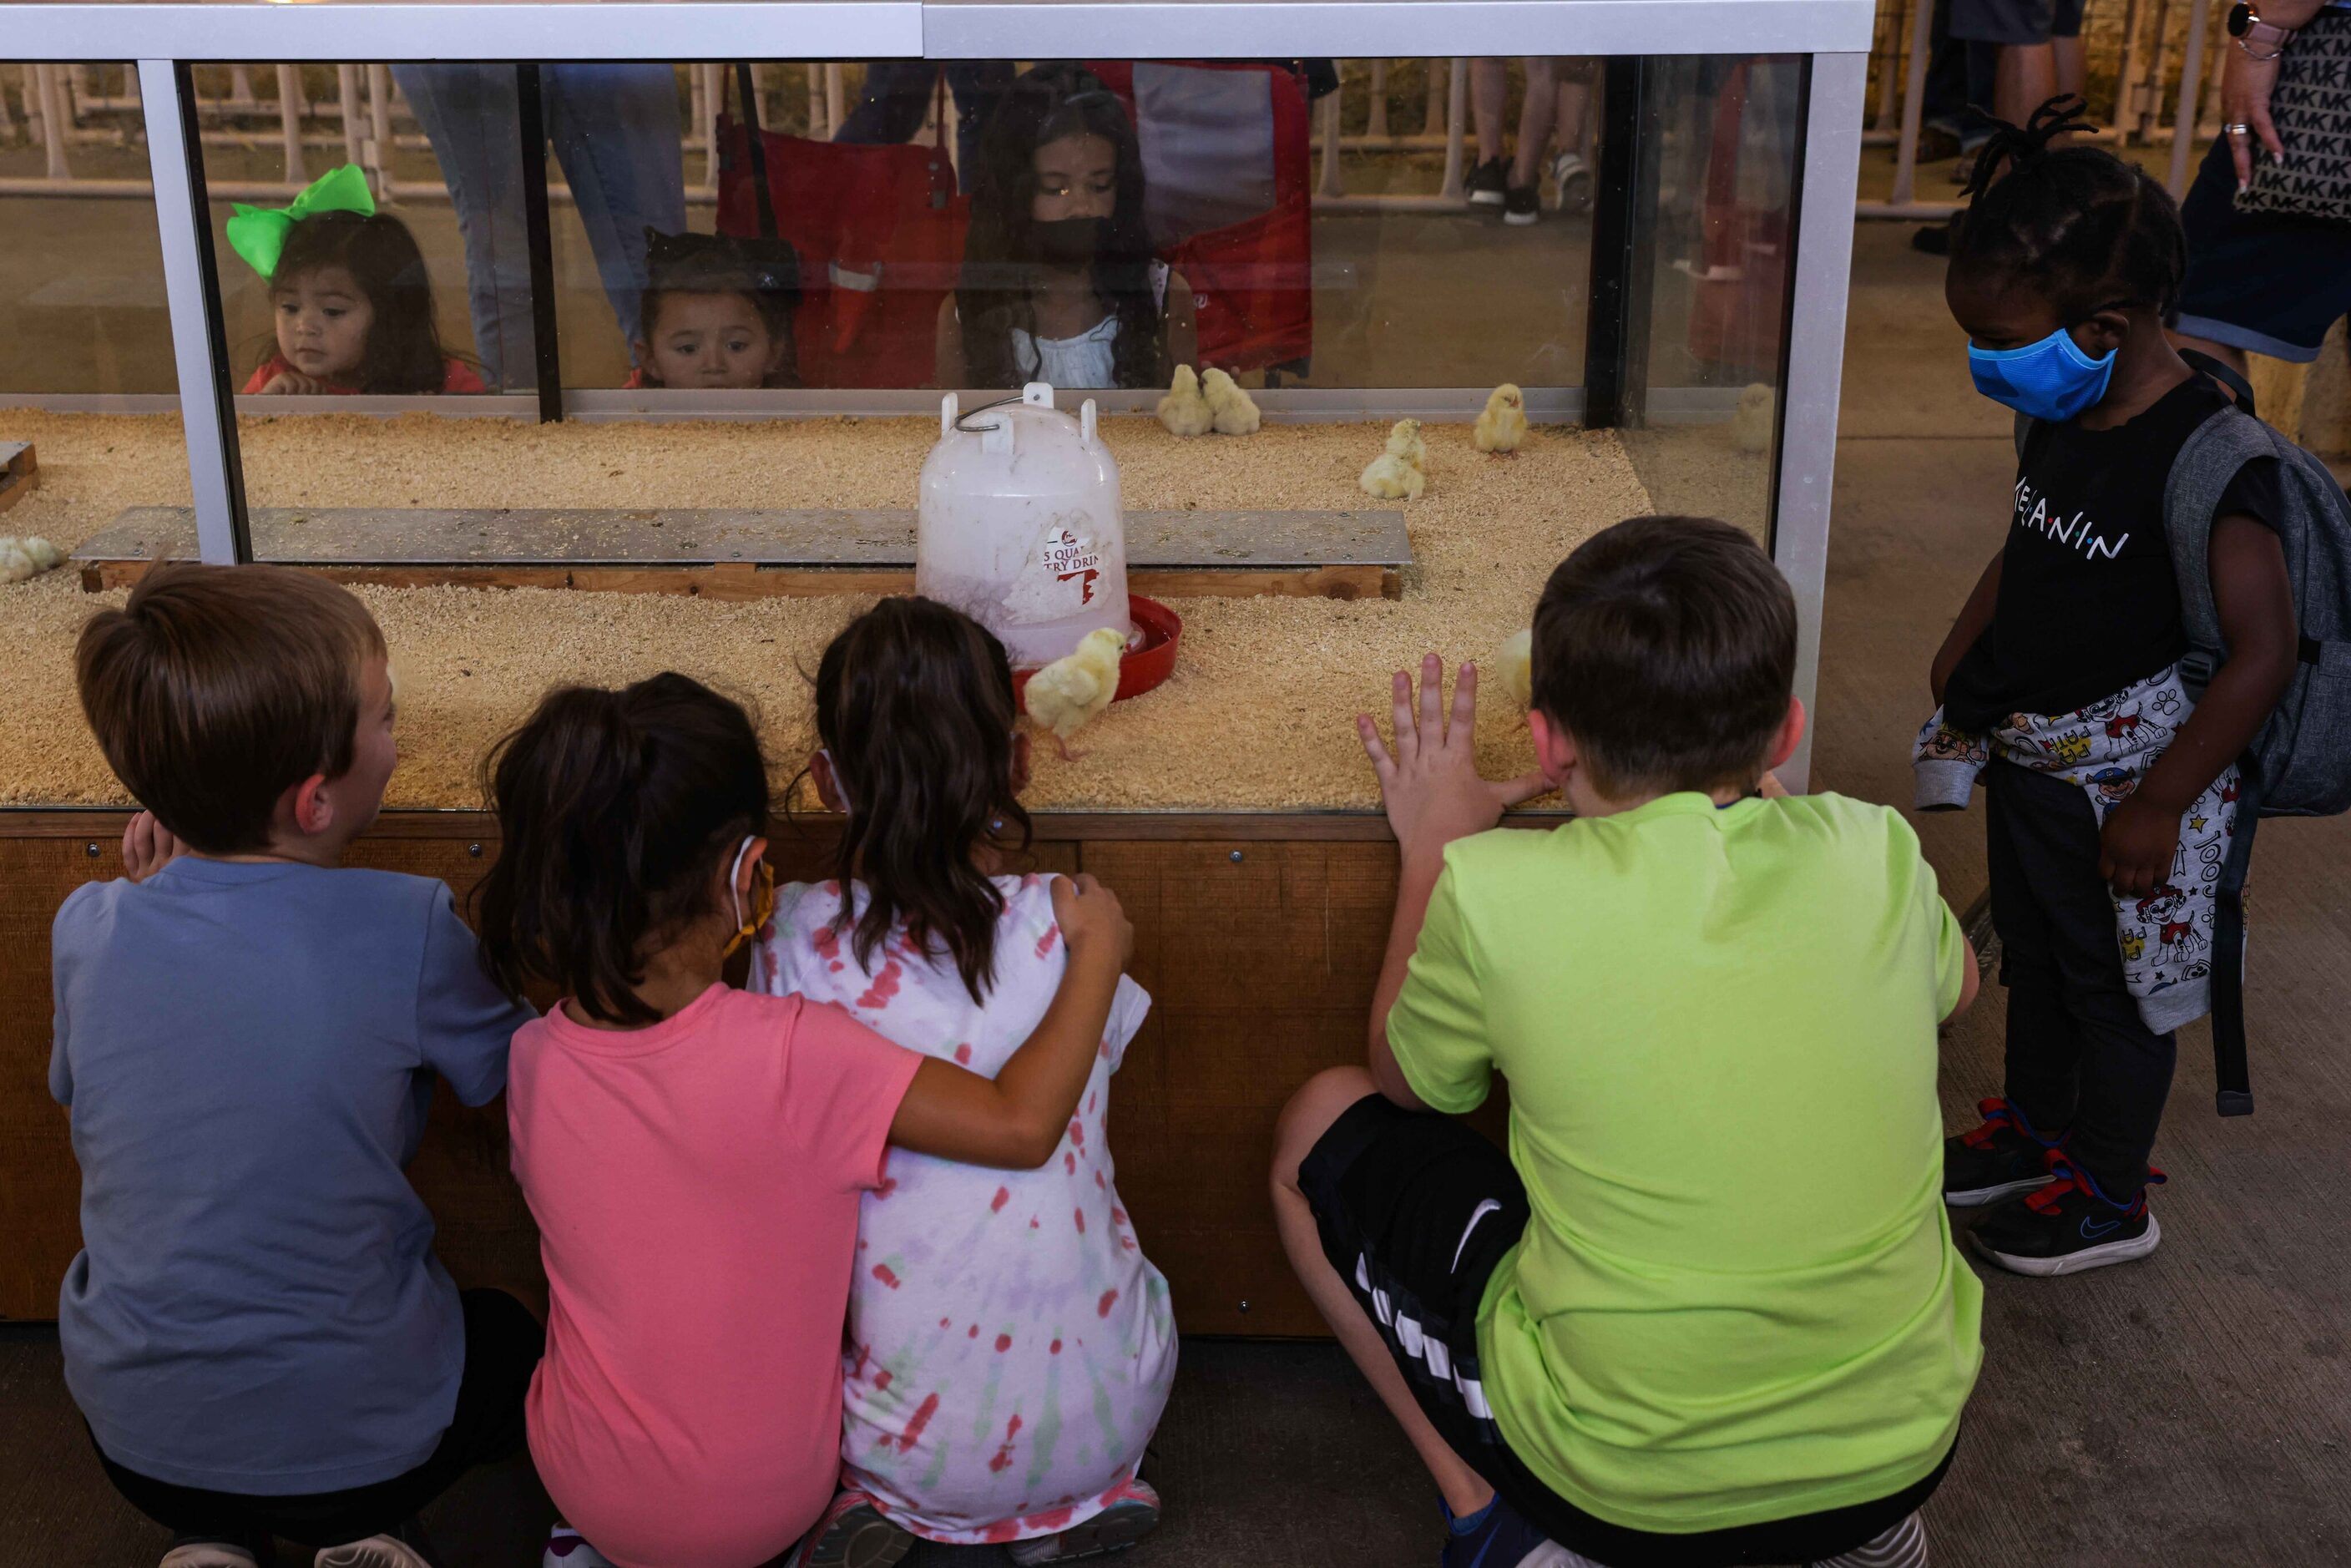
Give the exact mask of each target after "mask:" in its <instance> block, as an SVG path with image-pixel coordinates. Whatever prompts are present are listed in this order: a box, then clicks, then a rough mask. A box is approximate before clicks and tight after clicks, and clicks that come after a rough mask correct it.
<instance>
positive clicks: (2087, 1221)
mask: <svg viewBox="0 0 2351 1568" xmlns="http://www.w3.org/2000/svg"><path fill="white" fill-rule="evenodd" d="M2049 1174H2050V1176H2051V1177H2052V1180H2051V1181H2050V1183H2049V1185H2048V1186H2044V1187H2043V1188H2042V1189H2041V1190H2040V1191H2039V1192H2032V1193H2027V1194H2026V1195H2025V1196H2024V1197H2020V1198H2018V1199H2016V1200H2015V1201H2013V1202H2011V1203H2004V1204H2002V1205H2001V1207H1998V1208H1996V1209H1994V1210H1992V1212H1991V1213H1990V1214H1988V1215H1986V1216H1985V1217H1984V1220H1983V1223H1982V1224H1980V1225H1979V1226H1977V1227H1976V1228H1975V1234H1974V1237H1973V1240H1974V1242H1975V1249H1976V1250H1977V1251H1979V1252H1980V1253H1982V1254H1983V1255H1984V1256H1985V1257H1986V1258H1987V1259H1989V1260H1991V1261H1992V1262H1994V1263H1997V1264H1999V1265H2000V1266H2001V1268H2003V1269H2006V1270H2009V1271H2010V1272H2011V1273H2015V1274H2041V1275H2049V1274H2078V1273H2080V1272H2082V1271H2083V1270H2085V1269H2103V1268H2105V1266H2106V1265H2107V1264H2109V1263H2127V1262H2129V1261H2131V1260H2133V1259H2135V1258H2144V1257H2146V1256H2147V1254H2148V1253H2150V1252H2152V1251H2154V1250H2155V1249H2156V1247H2157V1246H2158V1244H2159V1243H2160V1242H2161V1241H2162V1240H2163V1227H2161V1226H2160V1225H2158V1224H2157V1223H2156V1222H2155V1216H2154V1215H2152V1214H2150V1213H2149V1212H2147V1188H2146V1187H2141V1188H2140V1189H2139V1190H2138V1191H2137V1193H2136V1194H2134V1195H2133V1196H2132V1197H2131V1200H2130V1201H2129V1202H2128V1203H2116V1202H2115V1200H2114V1199H2112V1198H2110V1197H2107V1196H2106V1195H2105V1192H2103V1191H2102V1190H2100V1188H2099V1186H2098V1184H2097V1183H2096V1181H2095V1180H2094V1179H2092V1177H2091V1176H2090V1174H2089V1173H2088V1172H2087V1171H2085V1170H2083V1169H2081V1168H2080V1167H2079V1166H2075V1165H2074V1164H2073V1162H2071V1161H2070V1160H2067V1159H2066V1158H2065V1157H2064V1155H2056V1154H2053V1155H2050V1156H2049ZM2162 1179H2163V1173H2162V1172H2161V1171H2159V1170H2156V1169H2153V1168H2152V1167H2150V1168H2149V1169H2148V1171H2147V1182H2148V1184H2149V1185H2150V1186H2152V1185H2153V1184H2155V1183H2157V1182H2159V1181H2161V1180H2162Z"/></svg>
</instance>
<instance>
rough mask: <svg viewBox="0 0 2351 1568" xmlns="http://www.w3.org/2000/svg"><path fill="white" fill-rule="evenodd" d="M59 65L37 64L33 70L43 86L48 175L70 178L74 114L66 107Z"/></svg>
mask: <svg viewBox="0 0 2351 1568" xmlns="http://www.w3.org/2000/svg"><path fill="white" fill-rule="evenodd" d="M61 69H62V67H59V66H35V67H34V68H33V74H34V77H35V78H36V79H37V80H38V81H39V83H40V86H41V136H42V151H44V152H47V154H48V176H49V178H50V179H52V180H69V179H71V178H72V177H73V171H72V170H71V169H70V168H68V166H67V164H66V143H67V142H68V141H72V140H73V116H72V114H70V113H69V112H68V111H67V109H66V95H65V89H63V88H61V87H59V86H58V85H57V72H58V71H59V70H61Z"/></svg>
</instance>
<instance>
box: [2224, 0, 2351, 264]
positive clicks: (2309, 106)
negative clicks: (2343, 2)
mask: <svg viewBox="0 0 2351 1568" xmlns="http://www.w3.org/2000/svg"><path fill="white" fill-rule="evenodd" d="M2270 119H2271V121H2272V122H2273V124H2275V125H2276V127H2277V133H2278V141H2279V143H2280V144H2281V145H2283V147H2284V148H2285V158H2284V160H2283V162H2280V161H2278V160H2276V159H2273V158H2271V157H2269V156H2267V155H2266V154H2265V153H2259V152H2258V150H2257V155H2256V156H2255V158H2254V160H2253V184H2252V189H2251V190H2248V191H2240V192H2239V193H2237V210H2238V211H2239V212H2241V213H2294V214H2300V215H2301V216H2304V217H2311V218H2326V219H2330V220H2332V221H2334V222H2335V223H2351V10H2344V9H2342V8H2340V7H2337V6H2329V7H2327V8H2326V9H2325V10H2323V11H2321V12H2319V14H2318V15H2317V16H2315V17H2314V18H2312V20H2311V22H2310V25H2309V26H2305V27H2304V28H2303V29H2302V30H2301V31H2300V32H2298V33H2296V34H2295V35H2294V38H2293V40H2292V41H2291V42H2289V43H2288V44H2287V45H2286V47H2285V58H2283V60H2281V61H2279V62H2278V79H2277V89H2276V90H2275V91H2274V92H2273V93H2272V94H2271V95H2270Z"/></svg>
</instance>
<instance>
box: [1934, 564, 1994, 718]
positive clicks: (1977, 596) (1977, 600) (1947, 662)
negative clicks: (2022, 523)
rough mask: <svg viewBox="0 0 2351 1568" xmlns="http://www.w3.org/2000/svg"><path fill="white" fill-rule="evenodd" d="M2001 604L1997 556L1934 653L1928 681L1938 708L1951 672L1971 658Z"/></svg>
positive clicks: (1984, 572) (1948, 683) (1949, 680)
mask: <svg viewBox="0 0 2351 1568" xmlns="http://www.w3.org/2000/svg"><path fill="white" fill-rule="evenodd" d="M1999 602H2000V557H1999V556H1998V555H1997V554H1995V555H1994V556H1993V557H1992V558H1991V565H1990V566H1988V567H1986V568H1984V570H1983V575H1982V576H1981V577H1980V578H1978V579H1976V586H1975V591H1974V592H1972V593H1970V594H1969V595H1968V601H1967V602H1966V603H1965V604H1963V605H1961V606H1960V607H1959V619H1958V620H1956V621H1954V622H1951V630H1950V632H1949V635H1948V636H1946V637H1945V638H1944V639H1943V645H1942V646H1941V647H1940V648H1938V649H1937V650H1936V651H1935V662H1934V664H1932V665H1930V666H1928V675H1927V681H1928V685H1929V686H1930V687H1932V688H1933V690H1934V694H1935V705H1936V706H1938V707H1939V706H1942V702H1943V688H1944V687H1946V686H1948V685H1950V683H1951V672H1952V671H1953V670H1956V669H1958V668H1959V661H1960V660H1961V659H1964V658H1966V657H1967V656H1968V650H1969V649H1970V648H1972V647H1974V646H1975V645H1976V643H1977V642H1978V641H1980V639H1981V638H1982V636H1983V634H1984V629H1985V628H1986V627H1988V626H1990V625H1991V612H1992V610H1993V607H1994V606H1996V605H1997V604H1998V603H1999Z"/></svg>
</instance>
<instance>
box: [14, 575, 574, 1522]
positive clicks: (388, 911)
mask: <svg viewBox="0 0 2351 1568" xmlns="http://www.w3.org/2000/svg"><path fill="white" fill-rule="evenodd" d="M77 674H78V680H79V684H80V690H81V700H82V706H83V711H84V713H85V714H86V715H87V716H88V717H89V722H90V726H91V727H92V728H93V729H94V730H95V731H96V732H97V735H98V738H99V744H100V746H101V747H103V748H104V750H105V752H106V756H107V759H108V761H109V762H110V763H111V764H112V766H113V768H114V770H115V772H116V773H117V775H118V776H119V777H120V778H121V779H122V781H123V783H124V784H125V785H126V786H128V787H129V789H131V793H132V794H133V795H135V796H136V797H138V799H139V800H140V801H141V803H142V804H143V805H144V806H146V807H147V809H148V810H147V811H146V812H142V813H141V816H140V817H139V818H137V819H136V820H134V821H133V822H132V824H131V829H130V831H129V832H128V833H126V835H125V839H124V859H125V862H126V863H127V865H128V866H129V869H130V873H131V874H130V876H129V877H128V878H127V879H125V880H123V881H120V882H110V883H91V884H89V885H88V886H85V887H83V888H80V889H78V891H76V892H75V893H74V894H73V895H72V896H71V897H69V898H68V899H67V900H66V902H65V905H64V907H62V908H61V909H60V910H59V911H58V912H57V922H56V925H55V930H54V936H53V941H54V954H55V966H56V990H57V1032H56V1044H55V1047H54V1051H53V1054H52V1056H51V1059H50V1064H49V1083H50V1088H51V1091H52V1092H54V1093H55V1094H56V1096H57V1099H58V1101H59V1102H60V1103H63V1104H65V1105H67V1106H68V1107H69V1109H70V1111H71V1114H72V1122H73V1144H74V1153H75V1155H76V1157H77V1159H78V1162H79V1164H80V1166H81V1171H82V1201H81V1225H82V1240H83V1246H84V1249H83V1251H82V1252H81V1254H80V1255H79V1256H78V1257H77V1258H76V1259H75V1260H74V1261H73V1266H72V1268H71V1270H69V1272H68V1274H67V1276H66V1281H65V1286H64V1289H63V1291H61V1293H60V1297H59V1301H58V1311H57V1316H58V1329H59V1334H60V1337H61V1339H62V1341H63V1346H64V1351H65V1363H66V1380H67V1383H68V1385H69V1386H70V1387H71V1389H72V1391H73V1395H74V1398H75V1400H76V1402H77V1403H78V1405H79V1406H80V1407H81V1411H82V1414H83V1416H85V1417H86V1418H87V1419H88V1421H89V1427H90V1431H91V1434H92V1436H93V1437H95V1439H96V1440H97V1444H98V1448H99V1455H100V1458H101V1459H102V1460H103V1462H104V1464H105V1467H106V1470H107V1474H108V1476H109V1477H110V1479H112V1480H113V1481H114V1483H115V1485H116V1487H117V1488H118V1489H119V1490H120V1491H121V1492H122V1493H123V1495H124V1496H125V1497H126V1498H128V1499H129V1500H131V1502H132V1503H133V1504H134V1505H136V1506H137V1507H138V1508H140V1509H141V1511H144V1512H145V1513H147V1514H148V1515H149V1516H150V1517H152V1518H153V1519H155V1520H156V1521H159V1522H160V1523H162V1524H163V1525H165V1526H166V1527H168V1528H170V1529H171V1530H172V1531H173V1533H174V1535H175V1537H177V1539H175V1541H174V1542H173V1543H172V1547H171V1549H170V1551H169V1552H167V1554H166V1555H165V1557H164V1559H163V1563H164V1565H165V1568H254V1564H255V1563H256V1562H257V1561H258V1562H267V1561H268V1560H269V1558H268V1553H269V1551H270V1544H271V1538H272V1537H275V1536H284V1537H287V1538H288V1539H291V1540H294V1541H296V1542H300V1543H301V1544H303V1545H305V1546H308V1547H312V1548H316V1549H319V1554H318V1558H317V1563H318V1564H319V1568H425V1559H424V1558H423V1555H422V1554H421V1552H420V1551H419V1549H418V1546H417V1542H416V1536H415V1532H414V1530H413V1516H414V1515H415V1513H416V1511H418V1510H419V1509H421V1508H422V1507H423V1505H424V1504H425V1503H426V1502H428V1501H429V1500H431V1499H432V1498H434V1496H436V1495H438V1494H439V1493H440V1492H441V1491H442V1490H445V1489H446V1488H447V1486H448V1485H449V1484H450V1482H452V1481H453V1480H455V1479H456V1477H457V1476H458V1475H459V1474H461V1473H462V1472H463V1471H464V1470H465V1469H467V1468H468V1467H469V1466H470V1465H473V1464H475V1463H480V1462H484V1461H486V1460H488V1459H492V1458H501V1457H504V1456H505V1455H506V1454H508V1453H511V1452H514V1451H515V1450H516V1449H517V1448H519V1447H520V1444H521V1438H522V1431H523V1427H522V1406H523V1398H524V1396H525V1394H526V1392H527V1391H528V1385H529V1381H530V1375H531V1371H532V1368H533V1367H534V1365H535V1364H536V1363H537V1361H538V1353H539V1347H540V1344H541V1333H540V1330H539V1328H538V1323H537V1322H536V1321H535V1320H534V1319H533V1318H532V1317H531V1315H530V1313H529V1312H528V1311H527V1310H526V1309H525V1308H523V1307H522V1305H521V1304H520V1303H519V1302H517V1301H515V1300H514V1299H513V1298H511V1297H509V1296H506V1295H503V1294H501V1293H499V1292H497V1291H466V1292H464V1293H463V1294H462V1295H461V1294H460V1292H459V1291H457V1289H456V1287H455V1285H454V1284H452V1283H451V1281H450V1280H449V1277H448V1275H447V1274H446V1273H445V1272H444V1271H443V1270H442V1268H441V1265H440V1263H439V1262H438V1261H437V1260H435V1259H434V1255H433V1221H432V1218H431V1216H430V1215H428V1214H427V1213H426V1211H425V1208H424V1206H423V1203H422V1202H421V1201H420V1200H419V1199H418V1197H417V1196H416V1194H415V1191H414V1190H413V1188H412V1187H411V1186H409V1185H408V1180H407V1178H406V1176H404V1175H403V1174H402V1169H403V1167H404V1166H406V1164H407V1163H408V1161H409V1159H410V1158H411V1157H412V1156H413V1155H414V1154H415V1152H416V1146H417V1142H418V1140H419V1138H420V1137H421V1136H422V1135H423V1128H424V1118H425V1111H426V1108H427V1106H428V1105H429V1103H430V1102H431V1099H432V1094H433V1081H434V1077H435V1076H436V1075H438V1076H440V1077H442V1078H444V1079H445V1080H447V1081H448V1082H449V1084H450V1087H451V1088H452V1089H454V1090H455V1092H456V1093H457V1096H458V1097H459V1098H460V1099H461V1100H463V1101H465V1103H467V1104H469V1105H478V1104H482V1103H486V1102H487V1101H489V1100H490V1099H492V1098H494V1097H496V1095H497V1094H498V1092H500V1091H501V1090H502V1089H503V1088H504V1087H505V1084H506V1063H507V1041H508V1040H509V1039H510V1038H511V1037H512V1035H513V1033H514V1030H516V1029H517V1027H519V1026H520V1025H521V1024H522V1023H523V1022H524V1021H526V1020H527V1019H528V1018H529V1017H530V1013H529V1011H528V1009H526V1008H524V1007H522V1006H520V1005H519V1004H517V1003H516V1002H514V1001H512V1000H510V999H509V998H507V997H506V996H504V995H503V994H502V993H501V992H500V991H499V990H498V989H497V988H496V987H495V986H494V985H492V984H491V983H490V981H489V980H488V979H487V978H486V976H485V975H484V973H483V971H482V969H481V967H480V965H479V963H478V962H477V960H476V958H475V949H474V940H473V936H472V935H471V934H470V933H469V932H467V931H466V929H465V926H464V925H462V924H461V923H460V922H459V921H458V919H457V915H456V911H455V906H454V904H453V903H452V900H451V897H450V894H449V890H448V888H447V887H446V886H445V885H444V884H443V883H439V882H435V881H433V880H430V879H427V878H423V877H413V876H401V875H396V874H393V873H386V872H373V871H346V870H340V869H337V863H338V862H339V861H340V857H341V855H342V852H343V850H344V848H345V847H346V846H347V845H348V844H349V843H350V841H351V840H352V839H353V838H354V837H356V836H357V835H358V834H359V833H360V831H363V830H364V829H365V828H366V827H367V826H368V824H369V823H370V822H371V821H373V820H374V818H375V815H376V810H377V808H378V807H379V806H380V805H381V801H382V799H383V789H384V784H385V781H386V780H387V779H389V778H390V776H391V773H392V764H393V761H394V758H395V751H394V747H393V744H392V686H391V681H390V676H389V673H388V668H387V664H386V660H385V652H384V645H383V639H382V634H381V632H379V631H378V630H377V628H376V625H375V622H373V620H372V619H371V618H370V617H369V615H368V613H367V611H366V610H365V608H364V607H362V606H361V605H360V602H359V601H358V600H357V599H355V598H354V597H352V596H351V595H350V593H348V592H346V591H343V590H341V589H340V588H337V587H335V586H333V585H332V584H330V583H328V582H325V581H323V580H319V579H317V578H313V577H308V576H305V575H303V574H301V573H298V572H294V571H289V570H281V569H277V568H271V567H235V568H227V567H172V568H163V569H160V570H156V571H155V572H153V573H152V574H150V575H149V576H148V577H147V578H146V579H145V580H143V581H142V582H141V584H140V586H139V587H138V588H137V589H135V590H134V591H132V593H131V598H130V601H129V602H128V603H127V604H126V605H125V606H124V607H123V608H122V609H121V610H119V611H103V612H99V614H98V615H96V616H93V617H92V618H91V620H90V622H89V625H88V626H87V627H85V628H84V630H83V632H82V636H81V641H80V645H79V648H78V653H77Z"/></svg>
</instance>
